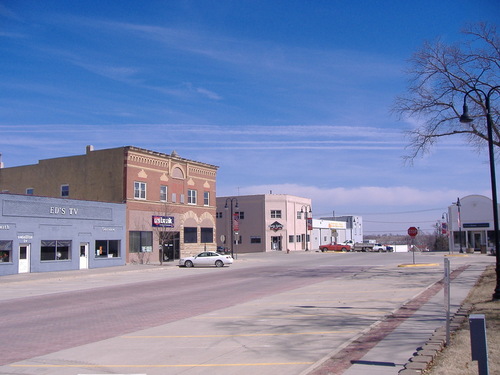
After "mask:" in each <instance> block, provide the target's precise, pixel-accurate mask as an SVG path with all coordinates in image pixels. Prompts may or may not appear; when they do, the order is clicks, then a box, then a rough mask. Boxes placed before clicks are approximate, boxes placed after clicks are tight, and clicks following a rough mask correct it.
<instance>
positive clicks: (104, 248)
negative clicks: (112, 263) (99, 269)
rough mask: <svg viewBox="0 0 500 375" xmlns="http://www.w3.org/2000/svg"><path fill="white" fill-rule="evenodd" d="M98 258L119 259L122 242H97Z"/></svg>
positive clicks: (96, 251)
mask: <svg viewBox="0 0 500 375" xmlns="http://www.w3.org/2000/svg"><path fill="white" fill-rule="evenodd" d="M95 256H96V258H119V257H120V241H119V240H97V241H96V242H95Z"/></svg>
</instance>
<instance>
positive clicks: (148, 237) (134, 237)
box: [129, 230, 153, 253]
mask: <svg viewBox="0 0 500 375" xmlns="http://www.w3.org/2000/svg"><path fill="white" fill-rule="evenodd" d="M129 244H130V249H129V251H130V252H131V253H149V252H152V251H153V232H140V231H132V230H131V231H130V232H129Z"/></svg>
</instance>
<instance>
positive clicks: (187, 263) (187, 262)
mask: <svg viewBox="0 0 500 375" xmlns="http://www.w3.org/2000/svg"><path fill="white" fill-rule="evenodd" d="M184 266H186V267H188V268H191V267H193V266H194V264H193V262H191V261H190V260H186V263H184Z"/></svg>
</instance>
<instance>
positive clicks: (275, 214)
mask: <svg viewBox="0 0 500 375" xmlns="http://www.w3.org/2000/svg"><path fill="white" fill-rule="evenodd" d="M271 219H281V210H271Z"/></svg>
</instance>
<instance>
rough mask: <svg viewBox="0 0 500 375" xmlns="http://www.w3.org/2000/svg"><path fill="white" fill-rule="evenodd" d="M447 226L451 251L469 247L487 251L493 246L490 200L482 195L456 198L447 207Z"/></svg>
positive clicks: (491, 204) (474, 249)
mask: <svg viewBox="0 0 500 375" xmlns="http://www.w3.org/2000/svg"><path fill="white" fill-rule="evenodd" d="M448 228H449V231H450V236H449V245H450V249H451V250H452V251H453V252H459V251H460V249H462V251H463V252H466V251H467V249H469V251H482V252H488V253H489V252H490V251H491V250H492V249H494V246H495V240H494V237H493V234H494V224H493V203H492V200H491V199H490V198H488V197H485V196H483V195H468V196H466V197H463V198H459V199H457V202H455V203H454V204H452V205H451V206H449V207H448ZM460 236H461V238H462V241H461V243H460ZM472 249H473V250H472Z"/></svg>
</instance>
